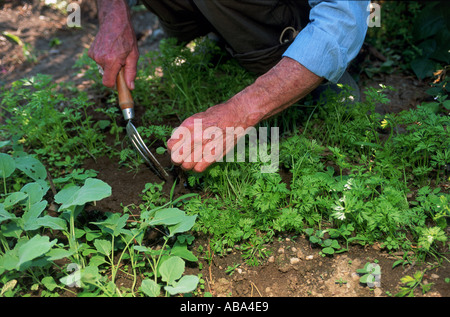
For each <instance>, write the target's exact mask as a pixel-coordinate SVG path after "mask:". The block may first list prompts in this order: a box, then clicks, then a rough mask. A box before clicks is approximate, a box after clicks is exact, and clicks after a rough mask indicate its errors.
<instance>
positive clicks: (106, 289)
mask: <svg viewBox="0 0 450 317" xmlns="http://www.w3.org/2000/svg"><path fill="white" fill-rule="evenodd" d="M385 8H386V10H391V11H392V12H399V13H400V12H406V11H408V12H410V13H411V15H410V16H409V17H408V19H407V21H406V22H405V21H404V20H402V19H401V18H400V17H399V16H395V15H394V18H392V19H391V20H388V19H386V22H383V27H381V28H374V29H371V30H369V36H368V40H367V41H368V42H370V43H372V45H374V47H376V48H378V50H379V51H380V52H381V53H382V54H384V56H387V59H386V61H384V62H383V63H382V64H380V65H372V67H370V68H369V67H366V68H363V69H362V70H361V72H365V73H366V74H368V75H370V76H373V75H374V74H376V73H379V72H394V71H399V70H400V71H402V72H411V73H412V74H415V75H416V76H418V77H419V78H427V77H430V75H433V73H435V77H434V79H435V81H434V83H432V84H431V85H430V89H429V90H428V93H429V95H430V97H432V98H433V101H429V102H423V103H421V104H420V105H417V107H416V108H414V109H409V110H404V111H401V112H399V113H388V114H385V115H382V114H380V113H378V112H377V111H376V106H377V105H379V104H387V103H389V102H390V101H389V99H388V98H387V96H386V92H387V91H388V90H389V89H391V88H390V87H387V86H383V85H380V86H379V87H377V88H365V89H364V90H363V95H364V98H363V100H362V101H361V102H353V100H352V97H351V94H352V92H351V91H350V89H349V87H342V88H343V89H342V92H341V93H339V94H337V93H335V92H331V91H329V92H327V93H326V94H324V95H323V96H322V97H321V99H320V100H312V98H307V99H305V100H302V101H301V102H300V103H298V104H296V105H294V106H293V107H291V108H289V109H288V110H286V111H285V112H283V113H282V114H280V115H279V116H277V117H275V118H271V119H269V120H267V121H265V122H262V123H261V126H263V127H274V126H276V127H279V131H280V136H281V137H280V142H279V160H280V168H279V170H278V171H277V172H275V173H261V166H263V165H264V160H261V157H259V158H258V159H259V160H258V162H248V160H247V161H244V162H232V163H227V162H223V163H216V164H214V165H213V166H212V167H211V168H210V169H209V170H207V171H206V172H204V173H202V174H193V173H188V174H187V175H186V178H187V183H186V187H187V188H189V189H192V191H193V193H191V194H186V195H183V196H180V197H174V195H173V188H172V191H171V192H170V193H169V195H165V194H163V193H162V185H163V183H148V184H147V185H146V186H145V189H144V190H143V192H142V202H141V203H136V204H135V205H130V206H122V207H123V210H122V213H106V214H104V213H100V212H91V211H87V208H88V206H91V205H95V203H96V202H98V201H100V200H102V199H104V198H106V197H108V196H110V195H111V187H110V186H109V185H108V184H107V183H105V182H104V181H101V180H99V179H97V178H96V176H97V172H96V171H94V170H90V169H85V168H84V161H85V160H86V159H88V158H93V159H97V158H98V157H100V156H103V155H107V156H110V157H113V158H115V159H116V160H117V161H118V165H119V164H121V165H122V167H123V168H126V169H129V170H130V171H132V173H138V172H139V170H140V169H142V168H145V167H144V166H143V165H142V163H143V162H142V160H141V159H140V158H139V157H138V156H137V155H136V154H135V152H134V151H133V150H132V149H131V148H130V147H129V145H128V143H127V141H126V139H125V137H124V134H123V132H124V131H123V128H122V126H121V124H120V122H121V121H120V120H121V117H120V113H119V110H118V109H117V106H116V104H117V100H116V95H115V93H114V92H113V91H110V90H108V89H106V88H105V87H103V86H102V85H101V79H100V77H99V74H98V72H97V67H96V66H95V65H94V63H93V62H92V61H90V60H89V59H88V57H87V55H86V54H85V55H83V56H82V57H81V58H80V60H79V62H78V63H77V64H76V65H75V68H74V72H75V71H83V73H84V76H85V78H88V79H90V80H92V83H93V85H95V88H96V89H98V91H101V92H102V93H103V94H104V95H105V96H106V97H105V98H106V99H105V100H106V104H107V106H106V107H105V105H98V104H96V103H95V102H93V101H92V100H90V99H89V98H88V95H87V94H86V93H84V92H80V91H78V90H76V89H75V88H74V86H73V85H71V83H65V84H60V85H56V84H54V83H53V82H52V78H51V77H49V76H45V75H38V76H35V77H32V78H24V79H23V80H19V81H17V82H14V83H13V84H12V86H11V87H9V88H8V89H3V90H2V91H1V92H0V98H1V107H2V110H3V113H5V114H6V115H5V121H4V124H3V125H2V127H1V130H0V133H1V134H0V137H1V139H0V141H1V142H0V150H1V152H2V153H0V181H1V186H0V193H1V194H0V226H1V231H0V241H1V247H0V283H1V284H2V285H3V286H2V289H1V296H26V295H31V294H33V292H37V291H39V296H59V295H61V294H66V295H68V294H69V295H70V294H72V295H77V296H172V295H177V294H181V293H191V294H194V295H198V296H205V295H208V293H205V292H204V291H203V287H202V283H204V281H202V276H201V275H199V276H196V275H189V274H184V272H185V267H186V265H187V264H189V263H195V262H197V261H198V257H200V256H205V257H207V256H208V254H207V253H208V252H209V254H210V253H211V252H213V253H214V254H218V255H226V254H227V253H229V252H231V251H232V250H236V249H237V250H240V251H241V252H242V261H243V262H246V263H247V265H251V266H257V265H259V264H260V263H262V262H263V261H264V260H265V259H267V257H268V255H269V251H268V248H267V245H268V244H269V243H270V242H272V241H273V240H274V239H276V237H277V235H279V234H280V233H290V234H292V235H304V236H305V237H306V238H307V239H309V241H310V243H311V245H312V246H314V247H317V248H319V249H320V250H321V254H322V255H323V256H333V255H334V254H336V253H343V252H346V251H347V250H348V248H349V246H350V245H354V244H359V245H372V244H375V243H378V244H379V245H380V246H381V247H382V248H384V249H385V250H388V251H393V252H397V251H401V252H403V253H404V254H411V251H412V253H413V256H414V258H415V261H419V262H420V261H427V260H429V259H432V260H433V261H436V262H437V263H448V248H449V242H448V230H449V229H448V217H449V215H450V204H449V201H450V194H449V191H448V184H449V182H450V165H449V164H450V132H449V126H450V117H449V116H448V114H449V111H450V104H449V100H448V91H449V89H448V85H447V83H448V79H447V78H446V77H445V71H446V70H447V69H448V66H447V65H448V53H447V54H444V53H443V52H442V51H441V49H442V47H443V46H442V44H440V43H441V42H442V41H444V40H445V38H447V39H448V35H449V34H448V32H447V33H446V32H440V31H441V30H442V29H443V25H442V23H444V24H445V20H442V19H441V17H442V15H441V13H442V10H440V11H439V10H438V9H437V7H436V6H435V5H433V4H431V5H424V4H421V3H417V2H403V3H394V2H392V3H391V2H387V4H386V6H385ZM430 15H432V16H433V17H434V18H435V19H437V20H436V21H437V22H436V21H435V22H436V23H433V24H429V23H428V22H426V21H429V19H427V17H429V16H430ZM436 17H438V18H436ZM424 21H425V22H424ZM409 22H416V23H411V25H412V26H408V23H409ZM437 24H439V25H440V26H439V28H438V27H437V26H436V25H437ZM399 26H401V27H399ZM393 29H395V30H396V34H398V35H397V37H396V38H395V41H394V42H393V43H392V45H390V46H389V48H388V47H387V46H386V45H385V43H386V42H387V41H388V38H390V37H389V34H391V31H392V30H393ZM444 42H445V41H444ZM448 42H449V41H448V40H447V42H446V43H448ZM442 43H443V42H442ZM405 47H408V48H409V49H408V50H407V51H404V48H405ZM139 65H140V67H139V71H138V76H137V77H138V80H137V81H136V89H135V91H134V92H133V96H134V98H135V102H136V104H139V105H140V106H141V107H143V108H144V109H145V113H144V114H143V115H142V117H141V118H140V120H141V122H140V123H141V124H139V128H138V129H139V130H140V132H141V134H142V135H143V136H144V138H146V139H150V138H151V139H152V140H154V144H152V145H151V146H152V147H154V148H157V152H158V153H160V154H161V153H164V151H165V144H164V142H165V141H166V140H167V138H168V137H169V136H170V133H171V131H172V129H173V127H174V126H173V125H171V124H169V123H168V122H173V121H174V120H173V119H174V118H176V119H177V120H176V121H177V122H181V121H182V120H183V119H185V118H187V117H189V116H190V115H192V114H194V113H196V112H199V111H204V110H205V109H207V108H208V107H210V106H212V105H215V104H217V103H220V102H223V101H224V100H227V99H228V98H230V97H231V96H232V95H234V94H235V93H236V92H238V91H240V90H241V89H242V88H244V87H246V86H247V85H249V84H250V83H251V82H252V81H253V80H254V77H253V76H252V75H251V74H249V73H247V72H245V71H244V70H243V69H242V68H240V67H239V66H238V65H237V63H236V62H235V61H234V60H231V59H228V58H227V56H226V55H225V54H224V53H223V51H221V49H220V48H219V47H217V46H216V44H215V43H213V42H211V41H208V40H205V39H201V40H198V41H195V42H193V43H190V45H188V46H179V45H176V44H175V42H174V41H173V40H172V39H165V40H163V41H162V42H161V45H160V50H159V51H158V52H149V53H147V54H145V55H143V56H142V57H141V61H140V64H139ZM446 67H447V68H446ZM96 115H101V116H102V119H101V120H95V119H94V116H96ZM148 122H151V125H148ZM268 148H269V149H270V146H269V147H268ZM247 154H248V153H247ZM194 192H195V193H194ZM199 192H200V193H201V194H198V193H199ZM149 232H157V233H158V234H159V236H160V238H159V239H157V240H156V241H153V242H152V243H151V244H150V243H148V240H147V239H146V237H147V236H148V234H149ZM199 234H204V235H206V236H207V237H208V239H209V248H208V252H206V251H205V250H203V249H200V248H198V249H193V248H192V245H193V242H194V240H195V236H196V235H199ZM403 261H405V260H403ZM401 263H403V262H402V260H400V262H398V263H397V265H399V264H401ZM230 271H231V272H232V271H233V269H232V268H231V270H230ZM124 275H125V276H127V277H128V278H129V279H130V280H131V281H132V282H131V285H127V286H120V285H119V283H117V281H118V279H119V278H120V276H124ZM422 275H423V273H420V272H419V273H417V274H416V275H414V276H413V277H411V276H406V277H404V278H403V279H402V282H404V283H405V284H406V287H404V288H402V290H401V292H399V293H398V295H399V296H406V295H414V292H413V290H414V289H415V288H417V287H420V288H421V289H422V290H423V291H424V292H425V291H428V290H429V286H425V287H422V286H423V285H422V284H421V281H422ZM74 285H75V286H77V288H74V287H73V286H74Z"/></svg>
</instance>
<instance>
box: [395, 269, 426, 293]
mask: <svg viewBox="0 0 450 317" xmlns="http://www.w3.org/2000/svg"><path fill="white" fill-rule="evenodd" d="M424 275H425V272H423V271H416V273H414V275H413V276H410V275H406V276H404V277H402V278H401V279H400V281H401V282H402V283H403V284H405V286H401V287H400V291H399V292H398V293H396V294H395V296H396V297H405V296H407V297H414V290H415V289H421V290H422V294H425V293H427V292H428V291H430V289H431V287H432V286H433V283H427V284H426V283H424V281H423V278H424Z"/></svg>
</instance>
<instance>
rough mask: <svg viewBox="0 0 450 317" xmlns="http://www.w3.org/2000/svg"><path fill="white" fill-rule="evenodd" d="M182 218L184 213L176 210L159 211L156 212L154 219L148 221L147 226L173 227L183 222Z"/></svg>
mask: <svg viewBox="0 0 450 317" xmlns="http://www.w3.org/2000/svg"><path fill="white" fill-rule="evenodd" d="M184 216H185V213H184V211H183V210H180V209H178V208H165V209H161V210H158V211H157V212H156V214H155V217H154V218H153V219H152V220H151V221H150V223H149V225H151V226H158V225H166V226H169V225H174V224H177V223H179V222H181V221H183V218H184Z"/></svg>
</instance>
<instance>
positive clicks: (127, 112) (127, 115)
mask: <svg viewBox="0 0 450 317" xmlns="http://www.w3.org/2000/svg"><path fill="white" fill-rule="evenodd" d="M122 114H123V117H124V119H125V120H131V119H133V118H134V109H133V108H127V109H123V110H122Z"/></svg>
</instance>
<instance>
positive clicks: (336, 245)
mask: <svg viewBox="0 0 450 317" xmlns="http://www.w3.org/2000/svg"><path fill="white" fill-rule="evenodd" d="M331 247H332V248H334V249H336V250H337V249H340V248H341V246H340V245H339V242H338V241H337V240H333V242H332V243H331Z"/></svg>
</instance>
